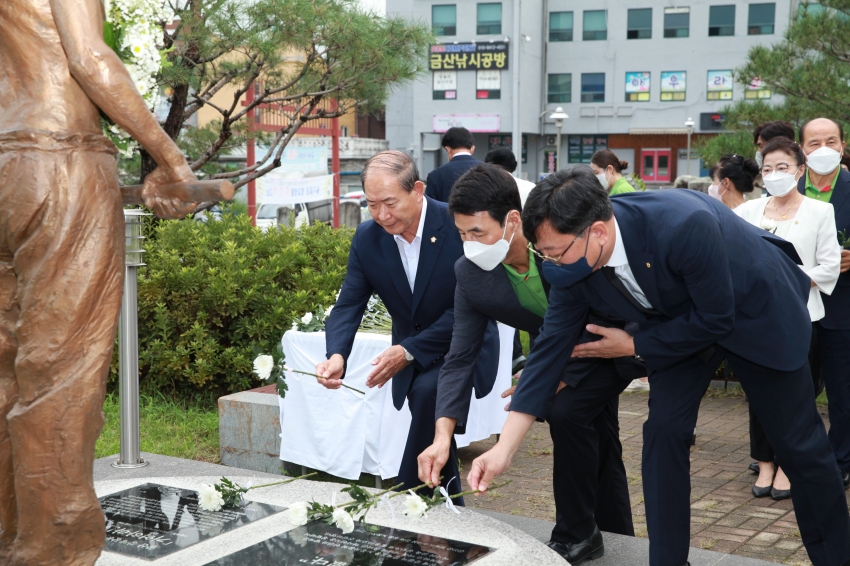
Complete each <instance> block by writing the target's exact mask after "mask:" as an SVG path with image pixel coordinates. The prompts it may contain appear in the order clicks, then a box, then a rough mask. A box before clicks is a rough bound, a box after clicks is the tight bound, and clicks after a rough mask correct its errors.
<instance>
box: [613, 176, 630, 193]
mask: <svg viewBox="0 0 850 566" xmlns="http://www.w3.org/2000/svg"><path fill="white" fill-rule="evenodd" d="M633 192H635V188H634V187H633V186H631V185H630V184H629V182H628V181H626V178H625V177H620V178H619V179H617V182H616V183H614V186H613V187H611V190H610V191H609V192H608V194H609V195H612V196H613V195H620V194H623V193H633Z"/></svg>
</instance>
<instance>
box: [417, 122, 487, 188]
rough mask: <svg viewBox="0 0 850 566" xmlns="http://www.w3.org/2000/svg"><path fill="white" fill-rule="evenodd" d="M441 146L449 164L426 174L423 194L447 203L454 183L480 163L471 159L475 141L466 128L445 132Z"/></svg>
mask: <svg viewBox="0 0 850 566" xmlns="http://www.w3.org/2000/svg"><path fill="white" fill-rule="evenodd" d="M442 145H443V149H445V150H446V153H447V154H448V156H449V162H448V163H446V164H445V165H442V166H440V167H437V168H436V169H434V170H433V171H431V172H430V173H428V178H427V179H426V180H425V194H426V195H428V196H429V197H431V198H432V199H434V200H438V201H440V202H448V201H449V193H450V192H451V191H452V186H453V185H454V184H455V181H457V180H458V179H459V178H460V176H461V175H463V174H464V173H466V172H467V171H469V170H470V169H472V168H473V167H475V166H476V165H478V164H480V163H481V162H480V161H478V160H477V159H475V158H474V157H472V154H473V153H475V139H474V138H473V137H472V134H471V133H470V132H469V130H467V129H466V128H449V129H448V130H446V133H445V134H443V141H442Z"/></svg>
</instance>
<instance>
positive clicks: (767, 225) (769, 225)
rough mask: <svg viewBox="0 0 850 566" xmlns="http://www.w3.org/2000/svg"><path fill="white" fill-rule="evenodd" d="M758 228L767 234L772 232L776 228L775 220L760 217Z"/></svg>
mask: <svg viewBox="0 0 850 566" xmlns="http://www.w3.org/2000/svg"><path fill="white" fill-rule="evenodd" d="M759 226H761V227H762V228H764V229H765V230H767V231H768V232H773V231H774V230H776V228H777V227H778V225H777V224H776V221H775V220H773V219H771V218H766V217H764V216H762V217H761V223H760V224H759Z"/></svg>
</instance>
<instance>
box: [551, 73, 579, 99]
mask: <svg viewBox="0 0 850 566" xmlns="http://www.w3.org/2000/svg"><path fill="white" fill-rule="evenodd" d="M572 93H573V75H572V74H571V73H557V74H550V75H549V89H548V91H547V101H548V102H552V103H559V102H572V101H573V94H572Z"/></svg>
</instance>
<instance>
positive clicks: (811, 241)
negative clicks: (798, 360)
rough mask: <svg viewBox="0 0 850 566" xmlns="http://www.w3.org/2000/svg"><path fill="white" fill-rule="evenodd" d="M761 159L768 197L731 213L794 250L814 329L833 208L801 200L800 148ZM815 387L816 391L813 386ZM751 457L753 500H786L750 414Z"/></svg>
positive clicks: (828, 285)
mask: <svg viewBox="0 0 850 566" xmlns="http://www.w3.org/2000/svg"><path fill="white" fill-rule="evenodd" d="M762 154H763V156H764V166H763V167H762V179H763V180H764V185H765V188H766V189H767V192H768V193H770V197H769V198H766V199H758V200H753V201H750V202H747V203H744V204H743V205H741V206H739V207H738V208H736V209H735V213H736V214H738V215H739V216H740V217H741V218H743V219H744V220H746V221H747V222H749V223H750V224H753V225H755V226H759V227H761V228H764V229H765V230H769V231H770V232H773V233H774V234H776V235H777V236H781V237H782V238H785V239H786V240H788V241H789V242H791V243H792V244H794V249H795V250H797V253H798V254H799V255H800V259H802V260H803V265H801V266H800V268H801V269H802V270H803V271H805V272H806V274H807V275H808V276H809V277H810V278H811V280H812V285H811V291H810V293H809V301H808V307H809V314H810V315H811V318H812V322H813V323H814V321H817V320H820V319H821V318H823V316H824V308H823V301H822V300H821V296H820V294H821V293H826V294H827V295H829V294H831V293H832V290H833V289H834V288H835V284H836V283H837V281H838V275H839V271H840V267H841V246H839V244H838V240H837V239H836V237H835V233H836V229H835V213H834V211H833V208H832V205H831V204H829V203H825V202H820V201H818V200H816V199H811V198H805V197H804V196H803V195H801V194H800V193H799V192H798V191H797V190H796V189H797V180H798V179H800V177H802V176H803V175H804V174H805V172H806V165H805V163H806V156H805V154H804V153H803V150H802V149H801V148H800V146H798V145H797V144H796V143H794V142H793V141H791V140H789V139H788V138H784V137H780V138H774V139H772V140H771V141H769V142H767V143H766V144H765V145H764V147H763V148H762ZM812 338H814V333H813V334H812ZM812 357H813V356H812V353H811V352H810V354H809V364H810V365H813V366H814V364H812V362H813V360H812ZM813 373H814V372H813ZM813 382H814V380H813ZM814 387H815V388H817V383H816V382H815V383H814ZM750 455H751V456H752V457H753V458H755V459H756V460H758V462H759V477H758V479H757V480H756V483H755V485H754V486H753V489H752V491H753V495H754V496H755V497H766V496H768V495H770V496H771V497H772V498H773V499H787V498H788V497H790V496H791V484H790V483H789V481H788V478H787V476H786V475H785V474H784V473H783V472H782V469H781V468H780V467H778V466H777V465H776V463H774V454H773V449H772V448H771V446H770V443H769V442H768V441H767V438H766V437H765V435H764V430H763V429H762V426H761V423H759V421H758V419H757V418H756V416H755V415H754V414H753V412H752V410H750Z"/></svg>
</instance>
